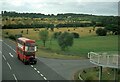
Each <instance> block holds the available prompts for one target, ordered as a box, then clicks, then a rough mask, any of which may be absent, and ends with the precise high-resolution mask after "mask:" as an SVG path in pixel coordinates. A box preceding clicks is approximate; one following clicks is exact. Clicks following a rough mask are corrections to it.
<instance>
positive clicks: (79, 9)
mask: <svg viewBox="0 0 120 82" xmlns="http://www.w3.org/2000/svg"><path fill="white" fill-rule="evenodd" d="M85 1H86V2H82V1H81V0H74V1H72V0H64V1H58V0H53V1H49V0H34V1H33V0H17V1H16V0H13V1H12V2H11V1H10V0H4V1H1V2H2V11H17V12H23V13H42V14H45V15H48V14H54V15H57V14H62V13H77V14H92V15H101V16H118V2H117V1H118V0H110V2H105V1H107V0H104V2H99V1H97V0H93V1H94V2H90V1H92V0H85ZM96 1H97V2H96ZM115 1H116V2H115Z"/></svg>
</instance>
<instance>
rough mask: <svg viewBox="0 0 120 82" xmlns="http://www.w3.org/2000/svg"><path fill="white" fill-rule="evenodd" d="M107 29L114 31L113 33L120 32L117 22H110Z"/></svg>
mask: <svg viewBox="0 0 120 82" xmlns="http://www.w3.org/2000/svg"><path fill="white" fill-rule="evenodd" d="M105 29H106V30H107V31H108V32H110V31H112V34H120V32H119V30H120V27H119V26H118V25H115V24H109V25H107V26H106V27H105Z"/></svg>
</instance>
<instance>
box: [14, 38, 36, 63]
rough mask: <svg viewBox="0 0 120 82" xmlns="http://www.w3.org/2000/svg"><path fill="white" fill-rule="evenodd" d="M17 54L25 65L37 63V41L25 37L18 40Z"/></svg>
mask: <svg viewBox="0 0 120 82" xmlns="http://www.w3.org/2000/svg"><path fill="white" fill-rule="evenodd" d="M16 52H17V57H18V59H19V60H22V61H23V63H24V64H25V65H26V64H30V63H33V64H36V63H37V60H36V58H35V52H36V46H35V40H31V39H28V38H24V37H20V38H18V39H17V48H16Z"/></svg>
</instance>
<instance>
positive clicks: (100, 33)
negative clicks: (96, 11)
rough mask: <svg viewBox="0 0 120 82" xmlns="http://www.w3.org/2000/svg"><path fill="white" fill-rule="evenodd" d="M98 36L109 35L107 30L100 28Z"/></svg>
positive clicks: (97, 31)
mask: <svg viewBox="0 0 120 82" xmlns="http://www.w3.org/2000/svg"><path fill="white" fill-rule="evenodd" d="M96 34H97V35H98V36H106V35H107V30H106V29H102V28H98V29H97V30H96Z"/></svg>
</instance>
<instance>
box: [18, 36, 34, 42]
mask: <svg viewBox="0 0 120 82" xmlns="http://www.w3.org/2000/svg"><path fill="white" fill-rule="evenodd" d="M18 40H20V41H23V42H35V40H31V39H28V38H25V37H20V38H18Z"/></svg>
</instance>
